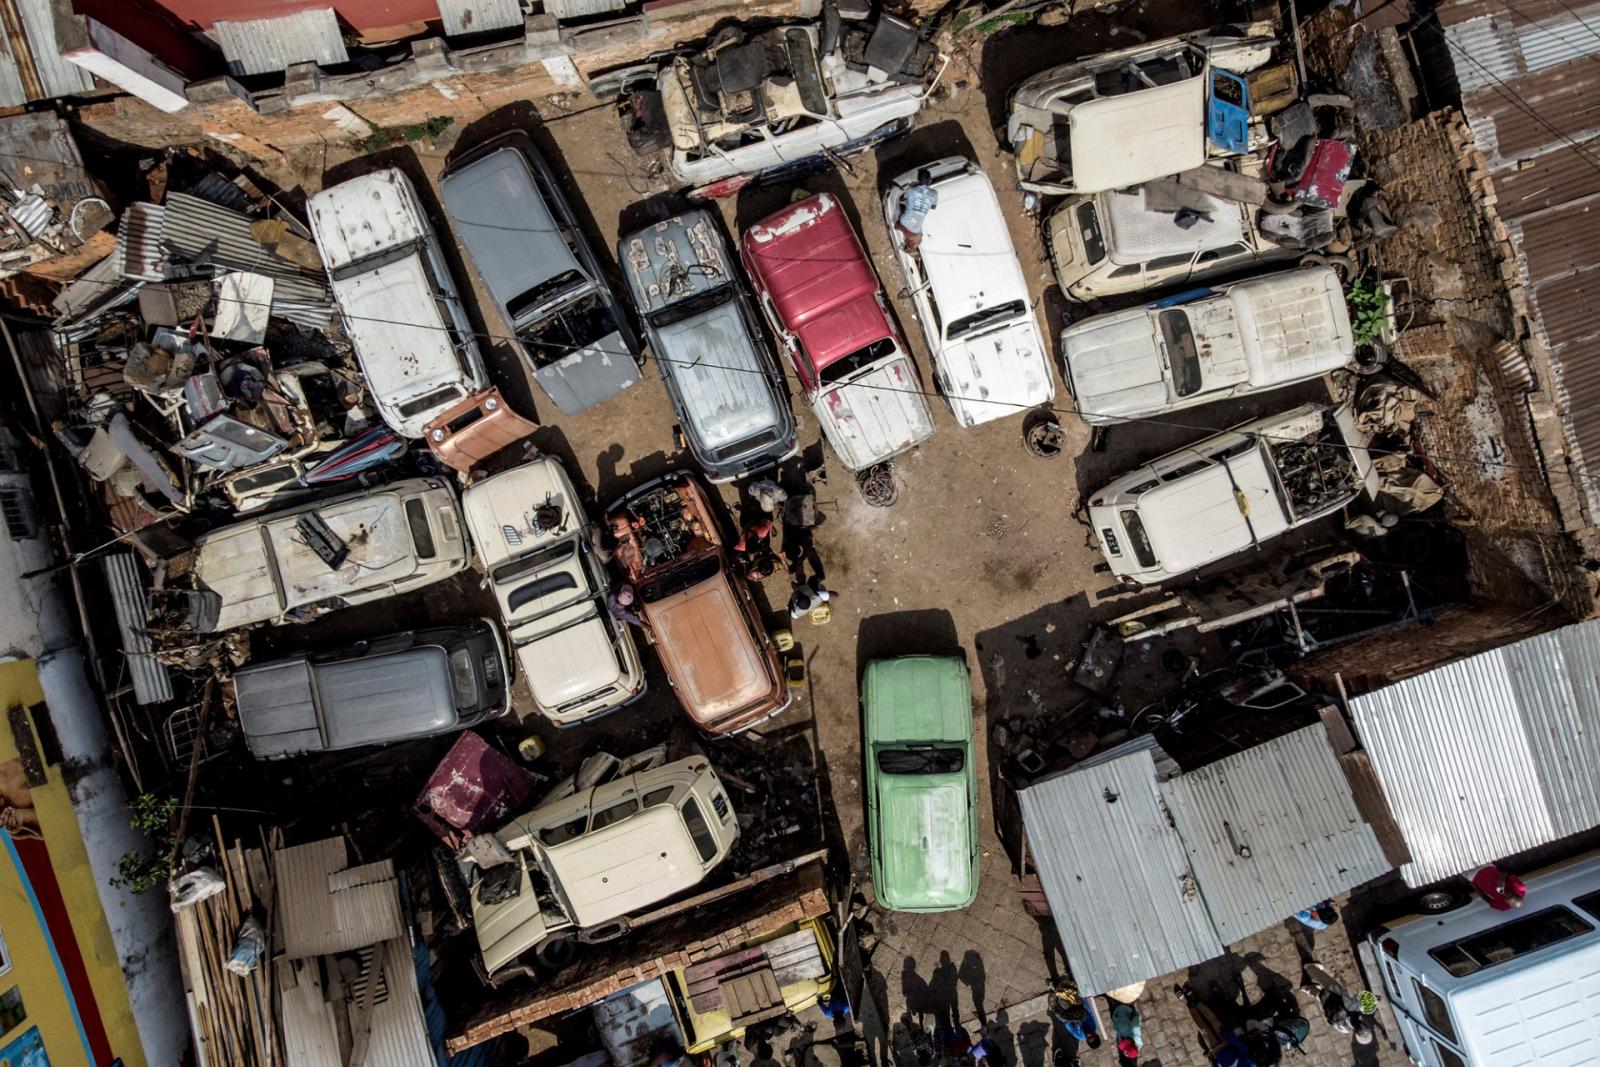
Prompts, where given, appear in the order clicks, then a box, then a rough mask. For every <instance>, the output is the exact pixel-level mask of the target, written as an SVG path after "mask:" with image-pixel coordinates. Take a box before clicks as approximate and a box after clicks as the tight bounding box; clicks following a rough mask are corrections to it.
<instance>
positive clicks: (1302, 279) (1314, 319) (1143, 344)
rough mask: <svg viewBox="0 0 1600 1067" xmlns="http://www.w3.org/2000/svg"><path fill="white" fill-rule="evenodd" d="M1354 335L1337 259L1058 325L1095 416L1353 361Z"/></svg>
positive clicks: (1265, 384)
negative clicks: (1331, 264) (1334, 266)
mask: <svg viewBox="0 0 1600 1067" xmlns="http://www.w3.org/2000/svg"><path fill="white" fill-rule="evenodd" d="M1355 349H1356V343H1355V336H1354V334H1352V333H1351V328H1350V314H1349V310H1348V308H1347V307H1346V306H1345V298H1344V287H1343V285H1341V284H1340V282H1339V276H1338V274H1337V273H1335V272H1334V271H1333V269H1332V268H1330V267H1322V266H1315V267H1302V268H1300V269H1298V270H1287V271H1279V272H1277V273H1275V274H1266V275H1262V276H1261V277H1259V278H1250V279H1248V280H1246V281H1242V282H1235V283H1233V284H1232V285H1219V286H1217V287H1216V288H1214V289H1199V290H1195V291H1194V292H1192V293H1186V294H1183V295H1182V296H1179V297H1173V298H1170V299H1167V300H1158V301H1156V302H1155V303H1153V304H1147V305H1146V306H1144V307H1141V308H1129V309H1128V310H1127V311H1117V312H1112V313H1110V314H1107V315H1095V316H1093V317H1092V318H1087V319H1083V320H1081V321H1079V322H1074V323H1072V324H1071V325H1070V326H1068V327H1067V328H1066V329H1065V330H1063V331H1061V358H1062V361H1063V362H1064V363H1065V365H1066V374H1067V383H1068V386H1069V387H1070V388H1071V389H1072V395H1073V397H1074V398H1075V399H1076V400H1077V409H1078V414H1079V415H1080V416H1081V417H1082V418H1083V420H1084V421H1085V422H1087V423H1089V424H1091V425H1099V424H1104V423H1110V422H1117V421H1120V420H1123V419H1135V418H1140V417H1142V416H1148V415H1157V414H1160V413H1162V412H1167V411H1181V410H1182V409H1184V408H1190V407H1195V406H1197V405H1200V404H1209V403H1212V402H1214V401H1217V400H1226V399H1228V398H1229V397H1235V396H1242V395H1245V394H1248V393H1259V392H1265V391H1266V390H1269V389H1280V388H1282V387H1284V386H1287V385H1293V384H1295V383H1296V382H1303V381H1308V380H1310V379H1312V378H1315V377H1317V376H1319V375H1322V374H1326V373H1327V372H1329V371H1332V370H1337V369H1338V368H1340V367H1344V366H1348V365H1349V364H1350V362H1351V360H1352V359H1354V357H1355Z"/></svg>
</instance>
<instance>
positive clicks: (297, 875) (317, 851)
mask: <svg viewBox="0 0 1600 1067" xmlns="http://www.w3.org/2000/svg"><path fill="white" fill-rule="evenodd" d="M348 863H349V853H348V852H347V850H346V848H345V842H344V838H342V837H328V838H324V839H323V840H321V841H312V842H310V843H308V844H304V845H295V846H293V847H291V848H283V849H279V850H277V851H276V852H275V853H273V866H274V870H273V877H274V878H275V880H276V882H277V894H278V914H279V915H281V916H282V917H283V949H284V955H285V956H286V957H287V958H288V959H291V960H298V959H304V958H306V957H307V956H321V955H326V954H328V953H333V952H349V951H352V950H354V949H358V948H366V947H367V946H369V945H375V944H377V943H378V942H380V941H386V940H388V939H389V938H393V937H400V936H401V935H402V934H404V933H405V922H404V920H403V918H402V917H401V914H400V891H399V885H398V883H397V882H396V881H395V874H394V861H392V860H380V861H378V862H377V863H368V864H364V865H362V866H360V867H350V866H347V864H348Z"/></svg>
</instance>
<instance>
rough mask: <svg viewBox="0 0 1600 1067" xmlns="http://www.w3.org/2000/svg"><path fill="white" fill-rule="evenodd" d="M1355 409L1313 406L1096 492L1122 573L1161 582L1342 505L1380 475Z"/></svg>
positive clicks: (1102, 526) (1093, 505)
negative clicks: (1357, 420)
mask: <svg viewBox="0 0 1600 1067" xmlns="http://www.w3.org/2000/svg"><path fill="white" fill-rule="evenodd" d="M1370 444H1371V438H1370V437H1369V436H1368V435H1366V434H1363V433H1361V432H1360V431H1359V430H1357V429H1356V426H1355V421H1354V419H1353V418H1352V417H1351V414H1350V409H1349V408H1348V407H1339V408H1335V407H1333V406H1332V405H1329V404H1305V405H1303V406H1301V407H1298V408H1295V409H1294V410H1293V411H1286V412H1284V413H1283V414H1281V415H1270V416H1268V417H1267V418H1264V419H1257V420H1255V421H1254V422H1247V423H1244V424H1242V425H1239V426H1235V427H1234V428H1233V429H1231V430H1225V431H1223V432H1222V433H1219V434H1216V435H1214V436H1212V437H1207V438H1206V439H1205V440H1203V441H1198V442H1196V443H1195V444H1192V445H1189V446H1187V447H1185V448H1180V449H1178V450H1177V451H1176V452H1172V453H1169V454H1167V455H1165V456H1162V457H1161V458H1160V459H1155V460H1152V461H1150V462H1149V463H1147V464H1145V465H1144V466H1142V467H1140V468H1138V469H1137V470H1133V471H1130V472H1129V473H1127V474H1125V475H1123V476H1122V477H1121V478H1118V479H1117V480H1116V481H1114V482H1112V483H1111V484H1110V485H1108V486H1106V487H1105V488H1103V489H1101V490H1100V491H1099V492H1097V493H1095V494H1093V495H1092V496H1091V497H1090V498H1089V522H1090V524H1091V525H1092V526H1093V527H1094V533H1095V537H1096V539H1098V540H1099V542H1100V551H1101V553H1103V554H1104V555H1105V558H1106V562H1108V563H1110V564H1111V569H1112V571H1114V572H1115V573H1116V575H1117V577H1118V578H1119V579H1120V580H1121V581H1123V582H1125V583H1127V584H1130V585H1155V584H1157V583H1159V582H1165V581H1169V580H1170V579H1173V578H1178V577H1181V576H1183V575H1185V574H1188V573H1189V572H1191V571H1194V570H1197V569H1199V568H1200V567H1203V566H1205V565H1206V564H1208V563H1213V562H1215V561H1217V560H1219V559H1223V558H1225V557H1227V556H1231V555H1233V554H1234V553H1236V552H1243V551H1245V550H1246V549H1250V548H1258V547H1260V546H1261V545H1262V544H1264V543H1266V542H1267V541H1270V540H1272V539H1273V538H1275V537H1280V536H1282V535H1283V534H1286V533H1288V532H1289V531H1290V530H1293V529H1296V528H1298V527H1300V526H1304V525H1306V524H1307V523H1310V522H1315V521H1316V520H1317V519H1320V518H1323V517H1324V516H1326V515H1331V514H1332V513H1334V512H1336V511H1338V510H1339V509H1340V508H1343V507H1344V506H1345V505H1346V504H1349V503H1350V502H1351V501H1352V500H1354V499H1356V498H1357V497H1358V496H1360V495H1361V493H1363V492H1365V493H1367V494H1368V495H1374V494H1376V493H1377V490H1378V479H1377V475H1376V473H1375V472H1374V471H1373V468H1372V457H1371V455H1370V453H1369V451H1368V446H1369V445H1370Z"/></svg>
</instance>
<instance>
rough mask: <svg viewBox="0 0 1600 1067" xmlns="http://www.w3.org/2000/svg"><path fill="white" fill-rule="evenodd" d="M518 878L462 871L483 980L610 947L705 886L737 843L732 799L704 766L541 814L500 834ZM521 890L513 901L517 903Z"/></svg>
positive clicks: (615, 786)
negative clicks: (662, 905)
mask: <svg viewBox="0 0 1600 1067" xmlns="http://www.w3.org/2000/svg"><path fill="white" fill-rule="evenodd" d="M494 836H495V838H496V839H497V840H498V841H499V844H500V845H501V847H503V848H504V849H505V851H506V852H508V853H509V854H510V855H511V857H512V859H511V863H512V864H514V865H515V866H514V868H513V869H512V870H511V871H510V875H511V877H510V878H509V879H506V878H504V877H502V876H501V875H499V874H498V873H497V872H499V871H500V870H501V869H502V868H501V867H490V868H487V869H483V868H480V867H478V865H477V864H476V863H474V862H471V861H469V860H466V859H463V860H462V867H463V875H464V876H465V877H466V879H467V881H468V884H469V886H470V887H471V889H472V921H473V926H474V927H475V929H476V930H477V936H478V947H479V949H480V951H481V952H482V953H483V965H484V969H485V970H486V971H487V972H488V973H489V974H490V975H493V974H494V973H495V972H496V971H499V970H501V969H503V968H505V967H506V966H507V965H508V964H510V963H511V962H512V961H514V960H515V959H516V958H517V957H518V956H520V955H522V954H523V953H524V952H527V951H529V950H534V952H535V955H536V956H548V955H549V954H552V953H553V949H552V944H551V943H552V942H555V941H565V940H568V939H571V938H577V939H578V940H582V941H603V940H609V939H611V938H614V937H620V936H621V935H623V934H625V933H626V932H627V931H628V929H629V924H628V922H627V917H628V916H629V915H630V914H632V913H634V912H637V911H640V910H642V909H644V908H647V907H649V906H650V905H652V904H656V903H659V902H660V901H663V900H666V899H667V898H668V897H671V896H674V895H675V894H678V893H681V892H683V891H684V890H686V889H690V888H692V887H694V886H696V885H698V884H699V883H700V882H701V881H703V880H704V879H705V876H706V875H707V874H708V873H709V872H710V871H711V869H712V868H713V867H715V866H716V865H717V864H719V863H721V862H722V861H723V860H724V859H726V858H727V856H728V852H729V850H730V849H732V848H733V844H734V842H735V841H736V840H738V837H739V821H738V818H737V816H736V815H735V814H734V811H733V807H732V805H730V804H729V803H728V793H727V790H725V789H724V788H723V787H722V783H721V782H720V781H718V780H717V775H716V772H715V771H713V770H712V769H711V765H710V764H709V763H707V762H706V760H705V758H704V757H701V756H691V757H690V758H688V759H682V760H678V761H677V762H676V763H669V764H667V765H665V766H663V767H657V768H655V769H654V770H649V771H641V772H639V773H638V774H629V775H624V776H623V777H621V778H617V779H615V780H613V781H610V782H607V783H606V784H604V785H601V786H596V787H594V788H592V789H583V790H579V791H578V792H577V793H576V794H574V795H573V796H570V797H567V798H565V799H563V800H557V801H554V802H552V803H549V804H545V805H544V806H542V807H539V808H535V809H534V810H533V811H530V812H529V813H528V814H526V815H522V816H519V817H518V818H516V819H513V820H512V821H511V822H510V823H509V824H508V825H506V826H504V827H502V828H501V829H499V830H496V831H495V834H494ZM513 888H514V891H510V890H512V889H513Z"/></svg>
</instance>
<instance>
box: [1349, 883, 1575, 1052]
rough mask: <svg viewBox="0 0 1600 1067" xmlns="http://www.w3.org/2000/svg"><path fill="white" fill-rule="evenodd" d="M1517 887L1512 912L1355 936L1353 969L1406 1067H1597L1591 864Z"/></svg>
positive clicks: (1432, 920) (1480, 903)
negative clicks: (1380, 997) (1386, 1009)
mask: <svg viewBox="0 0 1600 1067" xmlns="http://www.w3.org/2000/svg"><path fill="white" fill-rule="evenodd" d="M1525 881H1526V882H1527V885H1528V895H1527V899H1526V902H1525V903H1524V904H1523V906H1522V907H1521V908H1518V909H1516V910H1514V911H1495V910H1494V909H1493V908H1491V907H1490V906H1489V905H1488V903H1487V902H1486V901H1484V900H1481V899H1476V898H1474V899H1472V901H1471V903H1467V904H1464V905H1461V906H1459V907H1457V908H1456V909H1455V910H1453V911H1447V912H1444V913H1438V912H1434V913H1431V914H1425V915H1412V916H1408V917H1406V918H1404V919H1400V920H1396V921H1391V922H1388V923H1385V924H1384V925H1382V926H1379V927H1378V928H1377V929H1375V930H1373V931H1372V932H1371V933H1370V934H1368V935H1367V939H1366V941H1365V942H1364V943H1363V945H1362V946H1361V949H1362V951H1361V957H1362V966H1363V967H1364V968H1365V969H1366V970H1367V979H1368V981H1371V980H1372V979H1373V978H1375V977H1377V976H1378V975H1381V976H1382V981H1383V988H1384V991H1385V992H1386V993H1387V994H1388V997H1389V1003H1390V1005H1391V1006H1392V1007H1393V1008H1394V1014H1395V1020H1396V1021H1397V1022H1398V1023H1399V1024H1400V1034H1401V1036H1402V1037H1404V1038H1405V1043H1406V1051H1407V1053H1408V1054H1409V1055H1410V1057H1411V1060H1412V1062H1413V1063H1418V1064H1422V1065H1423V1067H1524V1065H1527V1067H1532V1065H1534V1064H1538V1065H1539V1067H1578V1065H1580V1064H1589V1065H1592V1064H1596V1063H1600V853H1590V854H1588V855H1586V856H1581V857H1578V858H1576V859H1574V860H1571V861H1569V862H1567V863H1564V864H1558V865H1556V866H1554V867H1549V868H1546V869H1544V870H1543V871H1539V872H1536V873H1534V874H1530V875H1529V876H1528V877H1527V878H1526V879H1525ZM1374 968H1376V970H1377V972H1378V975H1374V974H1372V971H1373V969H1374Z"/></svg>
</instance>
